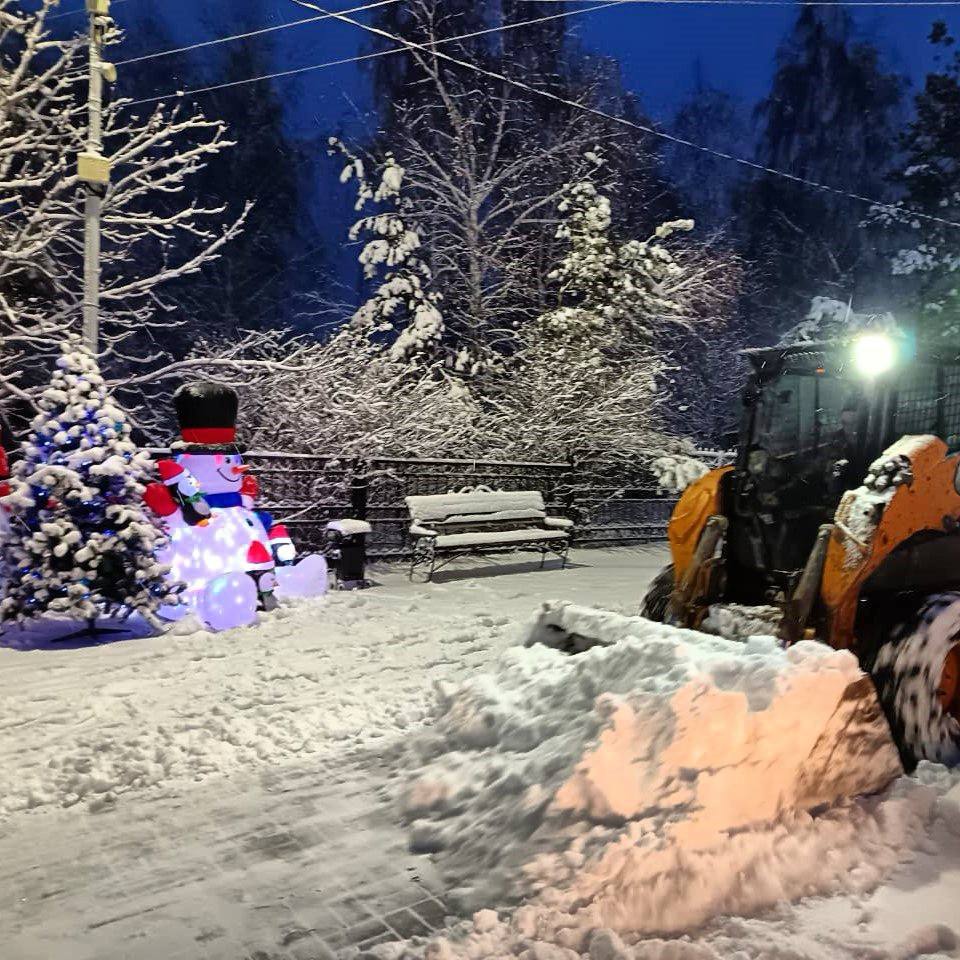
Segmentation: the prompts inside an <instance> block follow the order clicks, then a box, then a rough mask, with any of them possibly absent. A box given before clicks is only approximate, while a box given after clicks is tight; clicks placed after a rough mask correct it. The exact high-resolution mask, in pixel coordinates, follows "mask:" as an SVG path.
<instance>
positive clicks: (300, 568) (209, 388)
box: [145, 383, 327, 629]
mask: <svg viewBox="0 0 960 960" xmlns="http://www.w3.org/2000/svg"><path fill="white" fill-rule="evenodd" d="M173 399H174V406H175V408H176V413H177V419H178V421H179V425H180V440H179V441H177V442H176V443H174V444H173V445H172V449H173V453H174V456H173V459H171V460H162V461H160V462H159V463H158V464H157V469H158V472H159V474H160V483H155V484H151V486H150V487H148V488H147V491H146V494H145V500H146V502H147V504H148V506H150V507H151V509H153V511H154V512H155V513H157V514H158V516H160V517H161V518H162V520H163V523H164V525H165V526H166V528H167V533H168V536H169V541H170V542H169V546H168V548H167V549H166V550H165V551H164V553H163V554H162V555H161V557H160V559H161V561H162V562H164V563H168V564H169V565H170V568H171V569H170V576H171V579H173V580H175V581H181V582H183V583H184V584H186V589H185V591H184V594H183V601H184V603H185V604H186V606H187V607H188V608H191V609H192V610H193V611H194V612H196V613H197V614H198V615H199V616H200V618H201V619H202V620H203V621H204V622H205V623H207V624H208V625H209V626H211V627H214V628H215V629H226V628H228V627H234V626H242V625H245V624H248V623H252V622H253V621H254V620H255V619H256V615H257V610H258V609H264V610H270V609H272V608H273V607H275V606H276V599H275V593H277V594H279V595H280V596H317V595H320V594H322V593H323V592H324V591H325V590H326V583H327V572H326V563H325V561H324V560H323V558H322V557H316V556H314V557H306V558H304V559H303V560H301V561H300V563H298V564H296V565H295V566H293V567H290V568H285V569H284V573H283V576H282V578H281V588H280V589H279V590H278V577H277V564H276V560H275V558H274V552H273V551H274V543H275V542H279V541H281V540H282V539H285V538H286V530H285V529H284V528H283V527H282V525H274V524H273V521H272V519H271V518H270V516H269V514H266V513H263V512H258V511H256V510H254V509H253V497H252V495H251V489H254V490H255V489H256V483H255V481H253V478H251V477H249V475H248V474H247V467H246V465H245V464H244V463H243V459H242V456H241V448H240V446H239V445H238V444H237V442H236V420H237V408H238V401H237V394H236V392H235V391H234V390H232V389H230V388H229V387H225V386H222V385H220V384H215V383H193V384H187V385H185V386H183V387H181V388H180V389H179V390H178V391H177V392H176V394H175V395H174V398H173ZM287 539H288V538H287ZM294 553H295V551H294ZM286 560H287V562H289V561H292V558H290V557H288V556H287V557H286Z"/></svg>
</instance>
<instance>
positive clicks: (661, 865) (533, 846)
mask: <svg viewBox="0 0 960 960" xmlns="http://www.w3.org/2000/svg"><path fill="white" fill-rule="evenodd" d="M531 636H532V638H534V639H540V640H542V639H544V638H549V637H552V638H553V640H554V643H555V644H556V645H557V646H560V647H569V646H571V638H581V640H582V639H583V638H600V639H602V640H603V641H604V644H605V645H600V646H595V647H593V648H591V649H589V650H587V651H586V652H585V653H583V654H580V655H578V656H573V657H571V656H567V655H565V654H563V653H561V652H560V651H559V650H557V649H551V648H549V647H547V646H544V645H543V644H542V643H538V644H536V645H533V646H530V647H527V648H514V649H511V650H508V651H507V652H506V653H505V654H504V655H503V656H502V658H501V660H500V661H499V663H498V665H497V668H496V672H495V673H494V674H492V675H487V676H481V677H479V678H476V679H473V680H470V681H468V682H466V683H464V684H463V685H461V686H459V687H456V688H451V687H443V686H441V687H440V688H439V689H438V691H437V692H438V703H437V718H436V724H435V726H434V728H433V729H432V730H430V731H429V732H428V733H427V734H425V735H424V736H423V737H421V738H420V739H419V741H417V742H416V743H415V744H414V746H413V751H414V754H415V756H416V757H417V759H418V760H419V762H420V769H419V770H418V771H417V772H416V774H415V776H414V777H413V778H412V779H411V781H410V783H409V784H408V787H407V789H406V792H405V795H404V797H403V805H404V811H405V814H406V816H407V818H408V819H409V821H410V831H411V839H412V845H413V847H414V848H415V849H420V850H431V851H437V852H439V853H440V854H441V856H440V858H439V863H440V867H441V869H443V870H444V871H445V873H446V874H447V876H448V878H449V880H450V881H451V883H452V885H454V887H455V890H454V896H455V897H456V898H457V899H458V900H459V903H460V905H461V906H465V907H469V908H477V907H481V906H486V907H489V906H491V905H500V904H504V903H506V902H509V901H510V900H513V899H514V898H516V899H519V900H523V901H525V905H524V906H522V907H520V908H519V909H517V910H516V911H515V912H514V913H513V914H512V916H511V917H510V918H509V919H508V920H507V921H506V922H500V921H499V920H498V919H497V918H496V916H495V915H492V914H490V913H489V912H487V913H481V914H479V915H478V919H477V920H476V921H475V922H474V924H473V925H472V927H470V928H469V929H466V928H465V929H463V930H461V931H460V933H461V934H462V935H465V936H466V939H465V940H462V941H461V940H458V939H457V938H455V939H454V940H453V941H449V942H447V941H444V942H443V943H439V944H435V945H434V946H433V947H431V948H430V949H431V950H432V951H434V952H432V953H431V954H430V955H431V956H435V957H443V956H448V957H453V956H465V957H483V956H491V955H504V956H514V955H516V956H520V955H524V956H537V957H540V956H544V957H547V956H551V957H553V956H556V957H558V958H560V957H571V956H575V955H576V953H580V952H584V951H589V956H590V957H592V958H593V957H596V958H599V957H610V958H615V957H624V958H626V957H630V956H636V957H653V956H658V955H659V954H657V953H655V952H654V953H651V952H650V949H651V948H649V947H644V950H643V952H633V953H627V952H622V951H621V950H620V947H619V946H617V943H618V941H617V937H616V936H614V934H612V933H609V932H607V933H604V934H603V935H602V937H601V939H602V940H603V943H602V945H601V944H600V943H592V942H591V939H590V938H591V936H592V937H593V939H594V941H596V939H597V937H598V936H601V935H599V934H596V933H595V931H597V930H605V931H617V932H618V934H623V935H624V936H627V935H629V934H644V933H645V934H650V933H670V932H676V931H682V930H688V929H690V928H691V927H695V926H697V925H699V924H703V923H704V922H705V921H707V920H709V919H710V918H711V917H714V916H716V915H717V914H720V913H749V912H753V911H756V910H759V909H761V908H764V907H766V906H769V905H771V904H774V903H776V902H778V901H781V900H788V899H794V898H798V897H802V896H806V895H810V894H813V893H827V892H833V891H838V890H841V889H855V890H865V889H868V888H870V887H871V886H873V885H875V884H876V883H877V882H879V880H880V879H881V878H882V877H883V875H884V874H885V873H886V872H888V871H889V870H890V869H891V868H892V867H893V866H894V865H895V864H896V862H897V861H898V859H899V858H900V856H901V854H902V853H903V851H904V850H905V849H908V848H910V847H911V846H912V845H914V844H915V843H916V842H917V837H918V834H919V831H922V830H923V828H924V824H925V823H926V822H927V820H929V818H930V817H931V816H932V815H933V810H934V805H935V801H936V793H935V791H933V790H932V789H928V788H923V787H920V786H918V785H916V784H911V783H909V782H906V781H903V782H901V783H900V784H898V785H897V786H896V787H895V788H894V789H893V791H892V792H891V793H890V794H889V795H888V796H886V797H885V798H884V799H883V800H882V801H881V800H879V799H876V798H874V799H867V800H860V801H856V802H852V801H849V800H848V799H847V798H850V797H856V796H860V795H864V794H870V793H874V792H876V791H879V790H881V789H882V788H884V787H886V786H887V785H888V784H889V783H890V782H891V781H892V780H894V779H895V778H896V777H897V776H898V775H899V773H900V764H899V760H898V758H897V754H896V751H895V748H894V747H893V744H892V743H891V741H890V739H889V734H888V732H887V728H886V725H885V723H884V721H883V719H882V717H881V716H880V715H879V710H878V707H877V705H876V701H875V697H874V695H873V688H872V685H871V683H870V681H869V680H868V679H867V678H865V677H864V676H863V674H862V673H861V672H860V670H859V668H858V666H857V663H856V661H855V659H854V658H853V656H852V655H851V654H849V653H846V652H838V651H833V650H830V649H828V648H826V647H824V646H822V645H820V644H815V643H809V642H804V643H800V644H797V645H796V646H794V647H792V648H791V649H789V650H786V651H784V650H782V649H780V648H779V647H778V646H777V645H776V643H775V641H773V640H772V639H770V638H753V639H751V640H748V641H747V642H746V643H736V642H732V641H728V640H724V639H721V638H718V637H710V636H706V635H703V634H700V633H695V632H692V631H686V630H677V629H675V628H671V627H667V626H664V625H661V624H653V623H650V622H649V621H646V620H643V619H641V618H627V617H621V616H617V615H614V614H609V613H603V612H598V611H594V610H590V609H587V608H582V607H575V606H572V605H569V604H566V603H563V604H557V605H547V606H545V607H544V609H543V611H542V612H541V614H540V616H539V618H538V621H537V623H536V626H535V628H534V631H533V632H532V634H531ZM584 645H585V644H583V643H581V644H580V646H581V647H582V646H584ZM573 646H576V644H573ZM817 810H819V811H820V812H819V813H810V812H807V811H817ZM534 942H539V943H540V944H541V946H543V948H544V949H543V950H539V949H538V950H537V951H534V952H532V953H524V951H525V950H528V949H531V945H532V944H533V943H534ZM548 944H549V945H551V949H556V948H560V947H562V948H564V949H566V950H568V951H569V950H572V951H575V953H573V954H571V953H569V952H563V951H562V950H561V951H560V952H555V953H551V952H550V951H549V950H548V949H547V946H546V945H548ZM663 956H690V957H693V956H704V957H705V956H708V954H706V953H701V954H696V953H690V954H683V953H679V954H677V953H670V952H667V953H664V954H663Z"/></svg>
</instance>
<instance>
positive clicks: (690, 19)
mask: <svg viewBox="0 0 960 960" xmlns="http://www.w3.org/2000/svg"><path fill="white" fill-rule="evenodd" d="M329 2H330V5H331V7H332V6H333V0H329ZM362 2H363V0H339V2H338V3H337V5H336V7H337V8H338V9H348V8H350V7H352V6H359V5H361V3H362ZM77 6H79V3H78V0H64V7H65V8H66V9H69V8H71V7H74V8H75V7H77ZM148 11H153V12H154V13H155V14H156V15H157V16H158V17H159V18H160V19H162V20H163V21H164V22H165V23H166V24H167V25H168V28H169V29H170V31H171V32H172V34H173V36H174V38H175V42H176V43H192V42H196V41H199V40H205V39H210V38H214V37H218V36H224V35H228V34H231V33H236V32H240V31H244V30H250V29H255V28H257V27H260V26H265V25H268V24H276V23H282V22H286V21H292V20H298V19H302V18H304V17H309V16H311V15H312V14H311V12H310V11H309V10H306V9H304V8H303V7H300V6H298V5H297V4H295V3H293V2H291V0H203V2H202V3H198V2H197V0H163V2H162V3H158V2H157V0H124V2H122V3H116V0H115V7H114V9H113V15H114V18H115V20H116V21H117V23H118V24H119V25H120V26H121V27H122V28H124V29H125V30H127V31H135V30H136V27H137V23H138V21H139V18H140V17H141V16H142V15H143V14H144V13H145V12H148ZM851 14H852V16H853V18H854V21H855V23H856V25H857V28H858V30H859V31H860V32H861V34H862V36H863V37H864V39H868V40H870V41H872V42H874V43H876V44H877V45H878V46H879V47H880V49H881V50H882V52H883V54H884V56H885V58H886V63H887V66H888V67H890V68H892V69H895V70H897V71H898V72H901V73H903V74H905V75H907V77H908V78H909V79H910V81H911V82H912V85H913V89H914V90H916V89H917V87H919V86H922V83H923V78H924V74H925V72H926V71H927V70H928V69H929V68H930V67H931V66H933V63H934V61H933V51H932V49H931V46H930V44H929V43H928V41H927V36H928V33H929V30H930V24H931V23H932V21H933V20H934V19H936V18H940V19H944V20H946V21H947V23H948V25H949V26H951V27H952V28H953V29H954V31H955V32H956V31H957V29H958V28H960V6H957V7H954V8H950V7H931V6H924V5H921V4H919V3H918V4H916V6H915V7H914V8H913V9H910V8H903V7H893V8H865V9H860V10H857V9H853V10H851ZM354 16H359V17H368V16H370V14H356V15H354ZM795 16H796V13H795V9H793V8H791V7H790V6H784V7H782V8H778V7H766V6H734V5H721V4H717V5H716V6H714V7H708V6H705V5H702V4H701V5H677V6H674V7H670V6H668V5H666V4H652V5H650V6H642V5H640V4H635V3H634V4H628V5H624V6H620V7H615V8H611V9H608V10H599V11H594V12H591V13H587V14H584V15H582V16H576V17H572V18H570V20H569V24H570V27H571V29H572V30H573V31H574V32H575V35H576V36H577V37H578V38H579V39H580V42H581V43H582V44H583V45H584V46H585V47H587V48H588V49H591V50H593V51H596V52H599V53H603V54H606V55H609V56H611V57H613V58H615V59H616V60H618V61H619V63H620V65H621V69H622V71H623V76H624V78H625V81H626V84H627V86H628V87H629V88H630V89H632V90H633V91H634V92H635V93H636V94H637V95H638V96H639V97H640V100H641V103H642V104H643V106H644V108H645V110H646V112H647V114H648V115H649V116H650V117H651V118H652V119H653V120H655V121H657V122H658V123H660V124H661V125H662V127H663V128H665V129H667V130H669V129H670V126H671V120H672V116H673V114H674V112H675V110H676V108H677V106H678V105H679V104H680V103H681V102H682V100H683V99H684V98H685V97H686V96H687V95H688V92H689V89H690V86H691V84H692V81H693V76H694V66H695V64H696V63H697V62H698V61H699V63H700V65H701V68H702V70H703V74H704V76H705V79H706V80H707V81H708V82H709V83H710V84H712V85H714V86H718V87H721V88H723V89H725V90H727V91H729V92H731V93H733V94H735V95H736V96H737V97H738V98H740V100H741V101H742V103H743V105H744V108H745V110H746V111H747V114H748V115H749V110H750V109H751V108H752V107H753V106H754V104H755V103H756V102H757V100H758V99H760V98H761V97H763V96H764V95H765V93H766V92H767V89H768V86H769V82H770V78H771V75H772V72H773V68H774V57H775V53H776V49H777V45H778V43H779V42H780V41H781V39H782V38H783V36H784V35H785V33H786V32H787V31H788V30H789V28H790V26H791V25H792V23H793V21H794V19H795ZM83 19H84V18H83V16H82V15H80V16H76V17H64V18H62V19H61V20H60V21H59V22H60V24H61V25H62V26H63V28H64V29H69V26H71V25H73V24H74V23H76V24H77V26H82V23H83ZM521 29H522V28H521ZM268 36H269V38H270V40H269V41H268V42H269V44H271V45H272V49H273V53H272V69H273V70H277V71H279V70H288V69H292V68H298V67H303V66H307V65H310V64H315V63H319V62H323V61H327V60H334V59H339V58H347V57H351V56H355V55H356V54H358V53H361V52H363V50H364V49H365V48H366V45H367V43H368V42H369V40H370V35H369V34H366V33H365V32H364V31H361V30H360V29H358V28H354V27H352V26H350V25H348V24H343V23H340V22H338V21H335V20H324V21H321V22H318V23H314V24H306V25H303V26H298V27H294V28H291V29H286V30H282V31H278V32H276V33H274V34H271V35H268ZM258 42H259V41H258ZM125 46H128V45H125ZM140 49H141V51H142V44H141V46H140ZM224 49H226V47H225V46H219V47H211V48H207V50H205V51H203V52H202V53H201V54H199V55H195V56H194V57H193V58H186V57H183V56H173V57H167V58H164V59H162V60H159V61H155V62H154V63H153V64H152V65H151V74H150V77H151V80H150V83H149V84H148V86H147V88H146V89H144V86H143V82H142V81H143V74H142V73H141V74H139V75H138V71H141V69H142V68H141V66H140V65H137V64H130V65H128V66H123V67H121V68H120V81H119V84H118V88H117V92H118V94H119V95H121V96H123V95H129V94H130V92H131V84H136V89H135V92H136V94H138V95H140V96H143V95H145V94H146V93H153V94H165V93H169V92H171V91H174V90H177V89H183V88H190V87H194V86H199V85H202V84H205V83H210V82H216V80H217V70H218V58H219V56H220V55H221V51H223V50H224ZM402 55H403V54H397V56H402ZM113 56H114V59H115V60H121V59H123V56H124V47H123V46H121V47H120V48H118V49H115V51H114V53H113ZM158 67H159V68H160V70H161V71H163V72H159V71H158V69H157V68H158ZM167 71H169V72H167ZM198 71H202V73H198ZM138 81H140V82H138ZM275 83H276V87H275V89H276V90H277V92H278V94H279V95H280V96H281V97H282V98H284V100H285V103H286V105H287V109H286V113H285V119H286V122H287V123H288V125H289V129H290V130H291V132H292V133H294V134H296V135H298V136H304V137H310V138H316V139H317V142H318V143H322V142H324V141H325V140H326V138H327V137H328V136H329V135H330V134H331V133H336V134H339V135H344V136H345V137H346V138H347V139H350V138H356V137H362V135H363V133H364V132H365V131H366V130H369V129H371V128H372V125H373V122H374V120H375V117H374V114H373V112H372V110H371V100H370V93H369V89H368V82H367V74H366V72H365V70H364V67H363V65H358V64H349V65H345V66H338V67H333V68H327V69H321V70H316V71H312V72H308V73H304V74H301V75H300V76H298V77H296V78H293V79H286V80H280V81H275ZM197 100H198V102H199V103H200V104H201V105H202V104H203V101H204V98H203V96H202V95H200V96H198V97H197ZM319 153H321V151H320V150H318V154H319ZM744 153H746V154H749V153H750V145H749V144H745V145H744ZM319 171H320V172H319V174H318V183H317V194H316V200H315V218H316V221H317V223H318V224H319V225H320V226H319V229H320V230H321V231H322V232H323V233H324V234H326V237H325V238H324V239H326V240H329V241H330V243H331V246H334V247H336V246H339V242H340V238H342V237H343V234H344V231H345V229H346V226H347V223H348V221H349V219H350V218H351V204H352V196H351V195H350V193H349V191H346V190H344V189H343V188H341V187H339V186H338V185H337V183H336V179H335V173H336V171H335V169H334V166H333V164H332V162H331V161H328V160H327V159H326V158H325V157H321V161H320V164H319ZM331 253H332V257H333V260H334V261H335V263H334V264H333V266H334V268H335V272H336V273H338V274H340V276H341V277H343V279H344V280H346V282H348V283H352V282H353V280H352V278H351V279H348V278H347V274H349V273H353V272H354V270H353V269H352V267H351V265H352V264H353V261H352V254H351V255H350V259H348V258H347V253H346V251H344V250H343V249H340V250H337V251H336V252H332V251H331Z"/></svg>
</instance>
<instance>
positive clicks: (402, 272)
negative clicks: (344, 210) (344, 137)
mask: <svg viewBox="0 0 960 960" xmlns="http://www.w3.org/2000/svg"><path fill="white" fill-rule="evenodd" d="M330 150H331V153H332V152H334V151H339V152H340V153H342V154H343V156H344V157H345V158H346V160H347V164H346V166H345V167H344V168H343V172H342V173H341V175H340V182H341V183H347V182H348V181H349V180H351V179H355V180H356V182H357V202H356V204H355V205H354V209H356V210H358V211H360V210H363V209H364V208H365V207H366V205H367V204H368V203H370V202H372V203H374V204H376V205H377V207H378V209H379V212H377V213H370V214H367V215H366V216H364V217H361V218H360V219H359V220H357V222H356V223H354V224H353V226H352V227H351V228H350V234H349V235H350V239H351V240H352V241H356V240H358V239H359V238H360V236H361V235H366V236H368V237H369V238H370V239H368V240H367V242H366V243H365V244H364V245H363V249H362V250H361V251H360V263H361V264H362V265H363V275H364V277H366V279H368V280H372V279H374V278H375V277H377V276H378V275H379V274H380V272H381V271H383V282H382V283H380V284H379V285H378V286H377V288H376V289H375V290H374V291H373V294H372V295H371V296H370V297H369V298H368V299H367V300H366V301H365V302H364V303H363V304H361V306H360V307H359V308H358V309H357V310H356V312H355V313H354V314H353V317H352V318H351V323H352V325H353V326H354V327H356V328H357V329H358V330H359V331H362V332H363V333H364V334H365V335H367V336H378V335H387V336H388V339H389V341H390V347H389V356H390V358H391V359H392V360H403V359H409V358H411V357H413V356H415V355H422V354H423V353H424V352H425V351H427V350H429V349H430V348H433V347H436V346H438V345H439V342H440V339H441V337H442V335H443V314H442V313H441V312H440V307H439V303H440V300H441V296H440V294H439V293H437V292H436V291H433V290H430V289H429V287H430V281H431V279H432V275H431V272H430V268H429V267H428V266H427V265H426V264H425V263H424V262H423V261H422V260H421V259H420V257H419V255H418V253H417V251H418V250H419V248H420V234H419V232H418V231H417V230H416V229H415V228H414V227H412V226H411V225H410V224H409V222H408V221H409V203H408V202H407V201H406V199H405V198H404V196H403V194H402V192H401V191H402V187H403V175H404V169H403V167H401V166H400V165H399V164H398V163H397V162H396V160H395V159H394V157H393V154H392V153H388V154H387V155H386V157H385V158H384V162H383V164H382V165H381V167H380V183H379V185H378V186H377V187H376V189H374V187H373V185H372V184H371V183H370V181H369V180H368V179H367V173H366V169H365V166H364V163H363V161H362V160H361V159H360V158H359V157H358V156H356V155H355V154H353V153H351V152H350V151H349V150H348V149H347V148H346V147H345V146H344V144H343V143H342V142H341V141H339V140H337V139H336V137H331V138H330Z"/></svg>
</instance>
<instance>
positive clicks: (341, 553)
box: [325, 519, 371, 590]
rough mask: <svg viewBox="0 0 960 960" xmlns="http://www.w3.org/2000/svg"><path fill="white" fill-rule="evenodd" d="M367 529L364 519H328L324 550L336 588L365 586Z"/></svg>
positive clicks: (349, 588)
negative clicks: (332, 571) (332, 572)
mask: <svg viewBox="0 0 960 960" xmlns="http://www.w3.org/2000/svg"><path fill="white" fill-rule="evenodd" d="M370 530H371V527H370V524H369V523H367V521H366V520H352V519H346V520H331V521H330V523H328V524H327V529H326V543H327V547H326V550H325V553H326V555H327V560H328V561H329V562H330V566H331V567H332V568H333V570H334V576H335V578H336V585H337V589H338V590H357V589H360V588H362V587H365V586H367V580H366V577H365V576H364V569H365V567H366V562H367V534H368V533H370Z"/></svg>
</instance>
